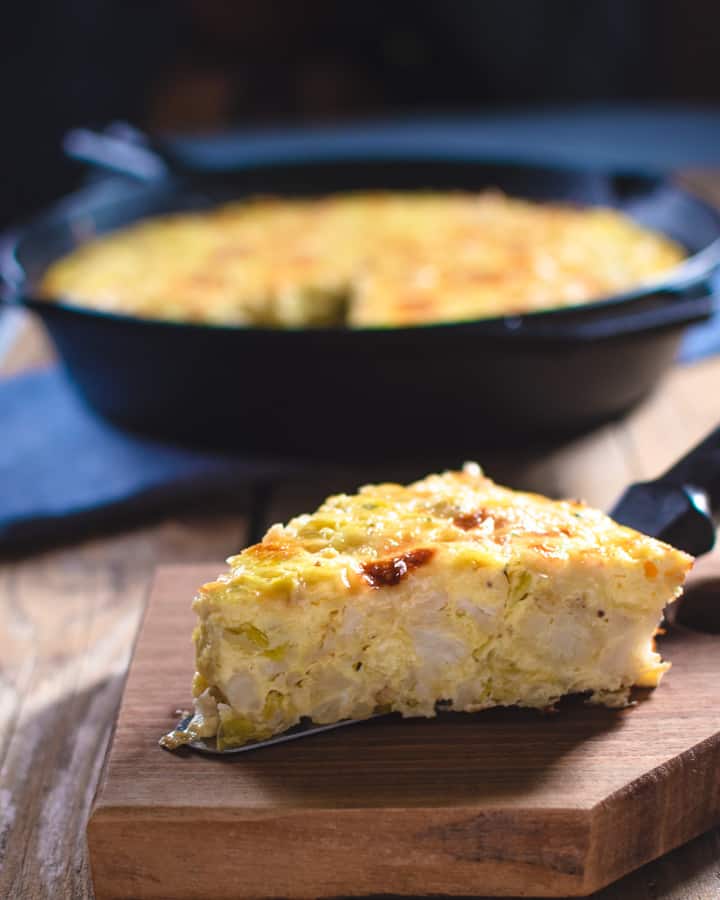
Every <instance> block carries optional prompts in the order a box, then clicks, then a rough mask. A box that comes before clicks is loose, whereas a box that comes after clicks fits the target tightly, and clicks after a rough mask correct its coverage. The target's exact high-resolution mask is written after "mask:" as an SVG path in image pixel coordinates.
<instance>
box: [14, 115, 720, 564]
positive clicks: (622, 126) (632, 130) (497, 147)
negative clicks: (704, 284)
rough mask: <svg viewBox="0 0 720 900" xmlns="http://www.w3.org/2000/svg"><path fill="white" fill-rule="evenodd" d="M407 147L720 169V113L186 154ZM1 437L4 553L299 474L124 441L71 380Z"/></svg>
mask: <svg viewBox="0 0 720 900" xmlns="http://www.w3.org/2000/svg"><path fill="white" fill-rule="evenodd" d="M409 145H411V146H412V147H413V150H414V152H418V150H419V149H420V148H422V149H425V150H427V152H428V154H432V155H437V154H439V153H448V154H453V155H455V156H457V155H461V154H463V153H465V154H467V155H468V156H475V157H481V158H488V157H495V158H499V157H503V158H513V159H516V160H528V161H530V160H532V161H554V162H566V163H568V162H569V163H572V164H575V165H586V166H598V167H615V168H623V167H627V168H638V167H640V168H643V167H644V168H645V169H649V170H655V171H658V170H663V169H667V168H672V167H676V166H682V165H688V164H706V165H707V164H719V163H720V111H714V110H707V109H706V110H687V109H678V108H675V109H657V108H654V109H653V108H644V109H631V108H627V107H623V108H620V109H618V108H614V109H609V108H595V109H590V110H587V109H583V110H577V109H576V110H550V111H548V110H546V111H543V112H537V111H535V112H530V113H514V114H507V113H504V114H497V115H493V116H486V117H474V118H462V119H460V118H452V119H447V118H445V119H437V118H433V119H415V120H408V121H404V122H398V121H393V122H373V123H365V124H362V125H354V126H349V127H344V128H315V129H303V130H299V129H295V130H282V131H277V130H276V131H273V132H263V133H260V132H248V131H237V132H235V133H232V134H230V135H226V136H224V137H221V138H217V137H216V138H212V139H211V138H192V139H191V138H177V139H176V141H175V146H176V149H177V152H178V153H179V154H181V155H185V157H186V159H187V161H188V162H190V163H192V164H194V165H198V166H204V167H207V168H225V167H231V166H242V165H245V164H248V163H252V162H253V161H255V160H257V159H258V158H261V159H263V160H265V161H267V160H268V159H270V160H272V159H278V160H282V159H288V158H295V159H297V158H300V157H302V156H314V157H321V156H322V155H323V154H329V155H330V154H332V155H346V156H347V157H352V156H353V155H355V156H357V155H372V154H380V155H389V154H392V153H400V154H401V153H403V152H404V151H405V150H406V149H407V147H408V146H409ZM719 286H720V285H719ZM718 351H720V314H718V315H716V316H715V317H714V318H713V319H712V320H711V321H710V322H708V323H704V324H702V325H699V326H696V327H694V328H692V329H690V330H689V331H688V334H687V336H686V339H685V341H684V344H683V347H682V352H681V355H680V358H681V360H683V361H688V360H692V359H697V358H699V357H701V356H706V355H708V354H710V353H716V352H718ZM0 429H1V432H2V441H1V442H0V547H2V546H3V545H5V546H7V545H9V544H12V543H15V542H22V541H28V540H32V541H38V540H46V539H57V537H58V536H62V537H63V538H65V537H66V536H67V535H68V534H72V533H74V532H79V531H82V530H87V529H88V528H96V527H99V526H101V525H103V526H107V525H108V524H111V523H113V522H116V521H117V520H118V519H119V518H120V517H124V518H125V519H127V518H129V517H139V516H145V515H147V514H148V513H149V512H152V511H160V510H163V509H167V508H168V507H170V506H174V507H178V506H180V505H184V506H185V507H187V506H188V505H191V504H192V503H193V502H197V501H199V500H201V499H202V500H204V499H205V498H209V497H212V496H215V497H220V496H222V497H223V498H224V499H225V500H228V499H229V500H230V501H231V502H233V503H234V504H236V505H240V504H243V503H249V504H250V505H252V503H253V491H254V492H255V493H257V491H258V486H262V485H263V484H267V483H268V482H270V481H276V480H277V479H278V478H284V477H292V476H293V475H297V474H298V472H299V471H300V470H299V469H298V466H297V465H293V464H292V463H290V462H285V461H273V460H267V459H253V458H249V457H246V458H243V457H238V456H232V455H229V454H222V453H210V452H200V451H194V450H189V449H186V448H182V447H178V446H172V445H166V444H162V443H160V442H157V441H153V440H150V439H148V438H142V437H138V436H136V435H130V434H126V433H123V432H122V431H119V430H118V429H116V428H114V427H113V426H111V425H109V424H107V423H105V422H103V421H102V420H100V419H99V418H97V417H96V416H95V415H94V414H93V413H92V412H91V411H90V410H88V409H87V408H86V407H85V406H84V405H83V404H82V402H81V401H80V400H79V399H78V398H77V397H76V395H75V394H74V392H73V390H72V388H71V386H70V384H69V383H68V381H67V379H66V377H65V375H64V374H63V372H62V370H61V369H59V368H52V369H48V370H46V371H43V372H37V373H33V374H30V375H24V376H20V377H17V378H13V379H10V380H8V381H5V382H2V381H0ZM60 523H62V524H60Z"/></svg>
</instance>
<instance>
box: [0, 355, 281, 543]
mask: <svg viewBox="0 0 720 900" xmlns="http://www.w3.org/2000/svg"><path fill="white" fill-rule="evenodd" d="M0 411H2V412H1V422H2V434H3V439H2V441H0V546H2V545H3V544H5V545H8V544H17V543H23V542H25V541H28V540H33V541H43V540H47V539H53V538H57V537H60V536H62V537H63V539H65V538H67V537H68V536H69V535H70V536H72V535H73V534H75V533H78V532H82V531H87V529H88V528H94V527H96V526H101V525H104V526H105V527H107V525H108V524H110V523H112V522H114V521H117V520H118V519H119V518H120V517H123V518H124V519H129V518H132V517H134V516H137V515H139V514H143V515H147V514H148V513H151V512H153V511H159V510H161V509H167V508H168V507H172V508H178V507H179V506H185V507H186V508H187V506H188V505H191V504H192V503H193V502H197V501H198V500H202V501H206V500H209V499H214V500H215V501H220V500H222V502H223V503H224V504H232V505H233V506H234V507H235V508H244V509H250V510H251V511H252V506H253V503H254V502H255V499H256V495H257V492H258V491H262V489H263V486H264V485H267V484H268V483H270V482H273V481H276V480H277V479H278V478H283V477H288V476H290V475H291V474H292V473H293V472H294V471H296V469H297V467H296V466H293V464H292V463H291V462H287V461H277V462H273V461H272V460H262V459H254V458H252V457H237V456H232V455H229V454H223V453H213V452H209V451H208V452H206V451H198V450H189V449H186V448H183V447H178V446H173V445H172V444H164V443H161V442H159V441H155V440H152V439H150V438H146V437H140V436H138V435H132V434H128V433H126V432H123V431H121V430H119V429H117V428H115V427H113V426H112V425H110V424H108V423H107V422H105V421H103V420H102V419H100V418H99V417H98V416H96V415H95V414H94V413H93V412H92V411H91V410H90V409H88V408H87V407H86V406H85V404H84V403H83V402H82V401H81V400H80V399H79V398H78V396H77V395H76V393H75V391H74V390H73V388H72V386H71V384H70V383H69V381H68V379H67V377H66V376H65V373H64V371H63V370H62V369H61V368H60V367H59V366H53V367H52V368H48V369H46V370H43V371H39V372H33V373H31V374H28V375H21V376H18V377H15V378H11V379H8V380H6V381H0Z"/></svg>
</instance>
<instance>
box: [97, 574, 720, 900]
mask: <svg viewBox="0 0 720 900" xmlns="http://www.w3.org/2000/svg"><path fill="white" fill-rule="evenodd" d="M704 568H705V573H704V574H703V575H702V576H701V577H703V579H704V578H707V577H709V576H714V575H715V573H716V572H718V573H720V567H718V566H714V567H711V571H710V572H709V571H708V566H707V564H706V566H705V567H704ZM217 571H218V567H217V566H210V567H208V566H203V567H197V566H195V567H192V566H191V567H174V568H168V569H161V570H160V571H159V573H158V577H157V580H156V583H155V586H154V589H153V592H152V594H151V599H150V603H149V607H148V612H147V614H146V617H145V621H144V624H143V628H142V631H141V635H140V640H139V643H138V647H137V650H136V655H135V659H134V661H133V664H132V666H131V669H130V676H129V679H128V684H127V687H126V691H125V695H124V698H123V703H122V707H121V712H120V717H119V721H118V726H117V732H116V734H115V739H114V743H113V749H112V753H111V755H110V759H109V763H108V772H107V778H106V781H105V784H104V786H103V789H102V792H101V794H100V797H99V799H98V802H97V805H96V808H95V812H94V814H93V817H92V819H91V822H90V826H89V842H90V856H91V863H92V869H93V874H94V878H95V887H96V891H97V896H98V900H120V898H127V897H137V898H142V900H144V898H148V900H149V898H168V900H172V898H178V900H180V898H183V900H185V898H187V900H190V898H192V900H199V898H203V897H207V896H212V897H215V898H228V900H230V898H235V897H261V896H268V897H287V896H293V897H320V896H323V897H325V896H329V897H334V896H337V895H370V894H380V893H384V894H387V893H390V894H410V895H416V894H418V893H430V894H461V895H474V894H477V893H478V891H479V889H480V887H481V886H482V889H483V891H484V892H486V893H491V894H495V895H500V896H507V895H513V894H522V895H536V896H564V895H571V894H572V895H580V896H585V895H587V894H589V893H590V892H591V891H594V890H597V889H598V888H600V887H602V886H604V885H605V884H606V883H608V882H610V881H611V880H614V879H615V878H617V877H619V876H620V875H623V874H625V873H626V872H627V871H629V870H632V869H635V868H637V867H638V866H639V865H641V864H643V863H645V862H647V861H648V860H650V859H652V858H654V857H656V856H659V855H660V854H661V853H664V852H666V851H667V850H669V849H672V848H673V847H675V846H677V845H678V844H680V843H684V842H686V841H687V840H689V839H690V838H692V837H695V836H696V835H697V834H698V833H700V832H702V831H705V830H706V829H707V828H709V827H710V826H712V825H713V824H715V823H716V822H717V821H718V819H720V652H718V640H719V638H718V636H717V635H715V634H703V633H700V632H697V631H692V630H689V629H687V628H681V627H675V628H674V629H671V630H670V631H669V633H668V635H667V636H666V637H665V638H664V639H663V641H662V643H661V650H662V651H663V652H664V653H665V654H666V655H667V656H668V657H669V658H670V659H672V661H673V669H672V671H671V674H670V675H669V676H668V677H667V678H666V679H665V681H664V682H663V684H662V686H661V688H660V689H659V690H657V691H645V692H639V694H638V703H637V705H636V706H635V707H633V708H631V709H627V710H622V711H618V710H608V709H604V708H598V707H588V706H586V705H584V704H582V703H581V702H572V701H571V702H567V703H565V704H561V706H560V710H559V712H558V713H557V714H555V715H542V714H539V713H537V712H535V711H519V710H493V711H488V712H485V713H482V714H479V715H476V716H469V715H462V714H458V715H452V714H445V715H442V716H440V717H439V718H438V719H437V720H435V721H427V720H422V719H413V720H407V721H403V720H402V719H400V718H396V717H394V716H393V717H386V718H382V719H377V720H374V721H372V722H367V723H363V724H361V725H355V726H352V727H349V728H344V729H341V730H338V731H333V732H328V733H325V734H321V735H318V736H315V737H313V738H308V739H304V740H301V741H296V742H291V743H288V744H281V745H278V746H275V747H271V748H266V749H263V750H259V751H255V752H253V753H248V754H246V755H243V756H237V757H234V758H233V759H232V760H219V759H217V758H207V757H202V756H199V755H198V754H194V753H192V752H191V751H188V750H184V751H182V752H178V753H175V754H169V753H167V752H166V751H164V750H161V748H160V747H159V746H158V745H157V739H158V737H159V736H160V735H161V734H162V733H164V732H165V731H168V730H170V728H172V726H173V725H174V723H175V721H176V718H177V710H178V709H187V708H189V706H190V697H189V687H190V681H191V677H192V673H193V668H194V667H193V660H192V654H191V653H190V652H189V651H190V647H189V636H190V633H191V631H192V627H193V625H194V619H195V617H194V615H193V613H192V611H191V609H190V603H189V601H190V598H191V597H192V596H193V594H194V592H195V590H196V589H197V587H198V586H199V585H200V584H202V583H203V582H205V581H210V580H213V579H214V577H215V576H216V574H217ZM688 698H692V702H688ZM160 833H161V834H162V841H161V843H160V844H158V843H156V842H155V840H154V836H155V835H157V834H160ZM198 835H202V836H203V837H202V840H201V841H200V842H198V840H197V836H198ZM268 859H272V860H273V864H272V866H268ZM188 870H190V871H192V872H193V873H194V874H193V877H190V878H189V877H188V876H187V872H188Z"/></svg>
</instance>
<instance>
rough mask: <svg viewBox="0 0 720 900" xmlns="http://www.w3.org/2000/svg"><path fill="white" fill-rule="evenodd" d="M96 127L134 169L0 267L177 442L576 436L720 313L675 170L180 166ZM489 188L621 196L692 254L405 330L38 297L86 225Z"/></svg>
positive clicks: (113, 411)
mask: <svg viewBox="0 0 720 900" xmlns="http://www.w3.org/2000/svg"><path fill="white" fill-rule="evenodd" d="M76 137H77V136H76ZM80 137H81V140H80V144H79V149H78V146H76V147H75V152H76V153H78V154H79V155H84V156H86V157H92V158H94V160H95V162H96V163H97V162H98V161H99V162H101V163H102V164H104V165H105V166H106V167H108V168H115V169H120V170H124V171H125V173H126V175H125V177H114V178H104V179H102V180H100V181H96V183H94V184H91V185H90V186H89V187H87V188H86V189H84V190H82V191H80V192H78V193H77V194H75V195H72V196H71V197H68V198H67V199H66V200H65V201H64V202H62V203H61V204H59V205H58V206H57V207H56V208H54V209H52V210H50V211H49V212H47V213H45V214H44V215H41V216H40V217H39V218H37V219H36V220H34V221H33V222H31V223H30V224H28V225H27V226H26V227H23V228H20V229H19V230H18V231H17V232H16V233H15V234H14V235H13V236H12V238H11V239H9V240H8V241H7V242H6V246H5V249H4V252H3V253H2V257H1V258H0V274H1V275H2V279H3V280H4V282H5V286H6V294H7V295H9V297H10V298H11V299H12V300H15V301H16V302H20V303H22V304H24V305H25V306H27V307H29V308H30V309H32V310H34V311H35V312H36V313H38V314H39V316H40V317H41V319H42V321H43V322H44V324H45V325H46V327H47V329H48V330H49V332H50V334H51V335H52V338H53V339H54V341H55V343H56V345H57V347H58V349H59V351H60V355H61V357H62V359H63V361H64V364H65V366H66V368H67V371H68V373H69V375H70V377H71V379H72V381H73V382H74V384H75V386H76V388H77V389H78V391H79V392H80V394H81V395H82V397H84V399H85V400H86V401H87V402H88V403H89V404H90V406H92V407H93V408H94V409H96V410H97V411H98V412H100V413H101V414H102V415H103V416H105V417H107V418H109V419H110V420H112V421H113V422H115V423H118V424H120V425H122V426H124V427H128V428H131V429H135V430H139V431H142V432H147V433H151V434H154V435H157V436H160V437H164V438H172V439H180V440H183V441H189V442H192V443H196V444H202V445H213V446H216V447H224V448H238V449H243V450H246V451H258V450H262V451H277V452H281V453H288V454H309V455H313V456H316V457H317V456H327V457H337V456H342V457H347V456H348V455H351V456H353V457H357V456H366V457H374V458H376V459H377V458H382V457H383V456H384V455H387V454H398V453H402V454H408V455H410V454H412V455H417V456H420V455H424V454H425V453H426V452H428V451H438V450H440V451H443V450H448V449H452V450H453V452H454V453H458V452H460V451H461V450H465V449H467V450H469V451H471V450H472V449H474V448H476V447H481V446H485V445H496V446H497V445H504V444H508V445H509V444H511V443H515V442H517V441H518V440H521V441H527V440H533V439H543V438H545V437H548V436H551V435H552V436H557V435H558V434H561V433H571V432H577V431H579V430H581V429H585V428H587V427H589V426H592V425H595V424H597V423H599V422H602V421H605V420H608V419H610V418H612V417H614V416H618V415H620V414H621V413H623V412H624V411H626V410H627V409H628V408H630V407H631V406H632V405H633V404H634V403H636V402H637V401H638V400H640V399H641V398H642V397H643V396H644V395H645V394H646V393H647V392H648V391H649V390H650V389H651V388H652V387H653V385H654V384H655V382H656V381H657V379H658V377H659V376H660V375H661V373H662V372H663V370H665V369H666V368H667V367H668V366H669V365H670V363H671V361H672V359H673V357H674V355H675V353H676V350H677V347H678V343H679V340H680V338H681V335H682V332H683V329H684V328H685V327H686V326H687V325H688V324H690V323H692V322H697V321H699V320H701V319H703V318H706V317H707V316H708V315H709V314H710V312H711V310H712V298H711V296H710V276H711V274H712V273H713V271H714V270H715V269H716V268H717V267H718V265H719V264H720V215H719V214H718V213H717V212H716V211H715V210H713V209H712V208H711V207H709V206H707V205H706V204H704V203H702V202H701V201H700V200H699V199H697V198H695V197H694V196H692V195H690V194H689V193H686V192H685V191H683V190H681V189H680V188H678V187H676V186H674V185H672V184H671V183H669V182H668V181H666V180H664V179H661V178H657V177H650V176H645V175H641V174H615V173H599V172H595V171H581V170H568V169H561V168H553V167H538V166H528V165H516V164H512V163H488V162H487V161H479V160H475V159H468V158H454V159H450V158H445V159H438V158H427V157H426V156H423V155H422V153H421V152H418V153H417V154H413V153H408V154H407V155H406V156H404V157H403V158H387V157H384V158H383V157H377V158H368V157H367V156H365V157H364V158H362V159H359V158H357V159H348V158H342V159H340V158H323V159H317V158H316V159H302V160H300V161H297V162H288V161H286V160H285V161H275V162H273V160H272V159H258V160H257V161H256V162H254V163H252V164H247V165H245V164H244V165H243V166H242V167H239V168H238V169H236V170H233V171H227V172H222V173H217V172H213V173H210V172H199V171H197V170H196V171H194V172H187V171H185V172H181V171H178V170H179V168H180V167H179V166H176V165H174V164H173V162H172V161H168V159H167V158H162V157H160V156H158V155H157V153H156V152H155V151H154V150H151V149H150V148H149V146H143V145H137V146H136V145H134V144H128V143H127V142H126V141H124V140H120V139H117V138H115V137H112V136H109V137H108V136H107V135H101V136H97V135H96V136H94V138H95V139H96V140H95V145H93V135H92V134H91V135H89V136H88V135H87V133H86V134H85V137H86V138H88V137H89V145H90V149H89V150H88V148H87V146H86V147H85V148H84V149H83V145H82V135H81V136H80ZM108 142H109V144H108ZM108 146H109V148H110V150H109V152H107V153H106V150H107V148H108ZM98 148H100V149H99V150H98ZM118 148H119V149H118ZM103 154H105V156H104V158H103ZM128 174H129V175H131V176H133V177H132V178H130V177H127V176H128ZM141 179H142V180H141ZM489 186H492V187H497V188H500V189H502V190H504V191H506V192H507V193H509V194H514V195H518V196H521V197H528V198H533V199H537V200H562V201H572V202H577V203H581V204H605V205H609V206H613V207H616V208H618V209H621V210H623V211H625V212H626V213H629V214H630V215H631V216H633V218H635V219H636V220H638V221H639V222H641V223H642V224H644V225H648V226H650V227H652V228H655V229H658V230H660V231H662V232H664V233H666V234H668V235H669V236H671V237H673V238H675V239H676V240H678V241H680V242H681V243H682V244H684V245H685V247H686V248H687V249H688V250H689V251H690V252H691V254H692V255H691V258H690V259H689V261H688V262H687V263H685V264H684V265H683V266H681V267H680V268H679V269H676V270H675V271H674V272H673V273H672V274H671V275H670V276H669V277H668V278H667V279H665V280H664V281H663V282H662V283H658V284H657V285H655V286H652V287H646V288H643V289H642V290H637V291H634V292H631V293H628V294H624V295H622V296H615V297H610V298H607V299H604V300H601V301H598V302H594V303H591V304H587V305H584V306H580V307H575V308H572V309H563V310H558V311H549V312H541V313H533V314H528V315H523V316H518V317H513V318H495V319H485V320H478V321H471V322H462V323H458V324H444V325H443V324H441V325H423V326H419V327H412V328H394V329H360V330H350V329H344V328H327V329H321V330H317V329H315V330H292V331H279V330H270V329H264V328H242V327H213V326H196V325H187V324H168V323H164V322H153V321H149V320H141V319H137V318H131V317H123V316H119V315H111V314H107V313H101V312H94V311H92V310H89V309H82V308H80V307H74V306H72V305H70V304H69V303H64V302H60V303H54V302H48V301H46V300H42V299H39V298H38V296H37V293H36V285H37V284H38V281H39V279H40V278H41V276H42V274H43V272H44V270H45V269H46V267H47V266H48V264H49V263H51V262H52V261H53V260H54V259H56V258H57V257H58V256H60V255H61V254H64V253H66V252H68V251H69V250H71V249H72V248H73V247H75V246H76V245H77V244H79V243H81V242H82V241H83V240H85V239H87V237H89V236H91V235H93V234H96V233H102V232H106V231H110V230H112V229H114V228H117V227H120V226H122V225H125V224H126V223H129V222H132V221H134V220H136V219H139V218H142V217H145V216H151V215H154V214H157V213H160V212H167V211H169V210H177V209H188V208H200V207H203V206H207V205H208V204H212V203H215V202H218V201H221V200H226V199H228V198H230V197H241V196H244V195H252V194H257V193H273V194H285V195H298V194H310V195H312V194H324V193H329V192H333V191H342V190H349V189H350V190H352V189H364V188H395V189H413V188H439V189H443V188H444V189H448V188H461V189H469V190H477V189H481V188H485V187H489Z"/></svg>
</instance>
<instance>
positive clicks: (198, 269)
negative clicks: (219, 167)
mask: <svg viewBox="0 0 720 900" xmlns="http://www.w3.org/2000/svg"><path fill="white" fill-rule="evenodd" d="M683 256H684V253H683V251H682V250H681V248H680V247H679V246H677V245H676V244H674V243H673V242H671V241H669V240H668V239H666V238H665V237H663V236H661V235H659V234H655V233H653V232H651V231H648V230H647V229H644V228H642V227H640V226H639V225H637V224H636V223H634V222H633V221H632V220H631V219H629V218H628V217H626V216H624V215H623V214H621V213H619V212H617V211H615V210H611V209H605V208H601V207H594V208H586V209H581V208H576V207H571V206H564V205H558V204H539V203H531V202H528V201H523V200H518V199H512V198H509V197H506V196H504V195H503V194H500V193H497V192H489V191H488V192H485V193H481V194H467V193H459V192H458V193H430V192H427V193H404V194H403V193H381V192H377V193H368V194H338V195H333V196H329V197H325V198H319V199H311V200H279V199H260V200H253V201H245V202H237V203H233V204H230V205H228V206H224V207H220V208H218V209H214V210H210V211H206V212H195V213H184V214H175V215H168V216H163V217H159V218H155V219H148V220H145V221H143V222H140V223H139V224H136V225H132V226H130V227H128V228H126V229H124V230H121V231H117V232H114V233H112V234H110V235H108V236H105V237H99V238H97V239H96V240H93V241H90V242H88V243H87V244H84V245H82V246H81V247H79V248H78V249H77V250H76V251H74V252H73V253H71V254H70V255H69V256H67V257H65V258H64V259H61V260H60V261H59V262H57V263H55V264H54V265H53V266H51V267H50V269H49V271H48V272H47V275H46V277H45V279H44V282H43V284H42V286H41V290H42V292H43V294H44V295H45V296H48V297H53V298H63V299H67V300H70V301H71V302H73V303H77V304H79V305H85V306H90V307H94V308H98V309H101V310H106V311H111V312H119V313H125V314H132V315H137V316H143V317H148V318H158V319H168V320H176V321H190V322H199V323H208V324H237V325H255V326H271V327H283V328H293V327H305V326H322V325H330V324H347V325H350V326H351V327H376V326H380V327H383V326H402V325H417V324H422V323H427V322H449V321H462V320H468V319H476V318H487V317H493V316H498V315H507V314H517V313H522V312H528V311H533V310H539V309H546V308H552V307H558V306H569V305H574V304H578V303H583V302H586V301H589V300H592V299H597V298H600V297H603V296H608V295H611V294H615V293H618V292H621V291H624V290H629V289H632V288H635V287H638V286H640V285H642V284H644V283H647V282H651V281H653V280H656V279H658V278H659V277H660V276H662V275H664V274H665V273H666V272H667V271H668V270H669V269H671V268H672V267H673V266H675V265H677V264H678V263H679V262H680V261H681V260H682V258H683Z"/></svg>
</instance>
